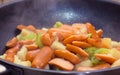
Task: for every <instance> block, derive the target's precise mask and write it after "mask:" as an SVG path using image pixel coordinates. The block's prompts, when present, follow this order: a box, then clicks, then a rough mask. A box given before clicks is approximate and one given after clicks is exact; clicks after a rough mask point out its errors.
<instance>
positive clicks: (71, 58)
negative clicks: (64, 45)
mask: <svg viewBox="0 0 120 75" xmlns="http://www.w3.org/2000/svg"><path fill="white" fill-rule="evenodd" d="M55 55H56V56H57V57H60V58H64V59H66V60H69V61H70V62H72V63H73V64H77V63H79V62H80V58H79V57H78V56H77V55H75V54H73V53H71V52H69V51H68V50H55Z"/></svg>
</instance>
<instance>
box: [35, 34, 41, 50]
mask: <svg viewBox="0 0 120 75" xmlns="http://www.w3.org/2000/svg"><path fill="white" fill-rule="evenodd" d="M42 35H43V33H42V32H40V33H38V34H37V37H36V44H37V45H38V46H39V47H40V48H41V47H43V44H42V42H41V37H42Z"/></svg>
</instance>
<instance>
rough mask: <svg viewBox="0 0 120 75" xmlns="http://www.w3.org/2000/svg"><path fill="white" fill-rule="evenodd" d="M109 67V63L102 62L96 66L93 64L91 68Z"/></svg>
mask: <svg viewBox="0 0 120 75" xmlns="http://www.w3.org/2000/svg"><path fill="white" fill-rule="evenodd" d="M110 67H111V65H110V64H108V63H103V64H99V65H96V66H94V67H93V68H95V69H98V70H99V69H106V68H110Z"/></svg>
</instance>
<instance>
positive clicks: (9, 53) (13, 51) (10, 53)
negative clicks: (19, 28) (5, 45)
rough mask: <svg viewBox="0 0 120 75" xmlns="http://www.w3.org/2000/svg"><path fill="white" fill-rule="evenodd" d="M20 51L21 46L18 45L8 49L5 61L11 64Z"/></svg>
mask: <svg viewBox="0 0 120 75" xmlns="http://www.w3.org/2000/svg"><path fill="white" fill-rule="evenodd" d="M19 49H20V46H19V45H16V46H15V47H13V48H10V49H8V50H7V51H6V52H5V53H6V57H5V59H6V60H8V61H10V62H13V61H14V56H15V54H16V53H17V52H18V50H19Z"/></svg>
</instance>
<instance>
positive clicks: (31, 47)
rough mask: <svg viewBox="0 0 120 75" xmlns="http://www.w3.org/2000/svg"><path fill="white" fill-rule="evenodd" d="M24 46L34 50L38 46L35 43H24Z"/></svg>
mask: <svg viewBox="0 0 120 75" xmlns="http://www.w3.org/2000/svg"><path fill="white" fill-rule="evenodd" d="M25 47H26V48H27V49H28V50H35V49H37V48H38V45H36V44H35V43H33V44H30V45H25Z"/></svg>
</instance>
